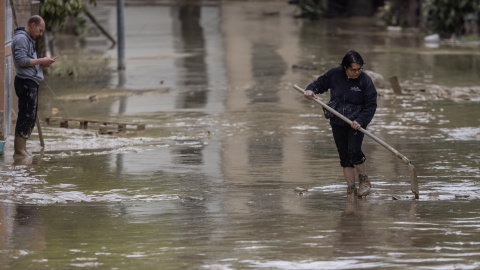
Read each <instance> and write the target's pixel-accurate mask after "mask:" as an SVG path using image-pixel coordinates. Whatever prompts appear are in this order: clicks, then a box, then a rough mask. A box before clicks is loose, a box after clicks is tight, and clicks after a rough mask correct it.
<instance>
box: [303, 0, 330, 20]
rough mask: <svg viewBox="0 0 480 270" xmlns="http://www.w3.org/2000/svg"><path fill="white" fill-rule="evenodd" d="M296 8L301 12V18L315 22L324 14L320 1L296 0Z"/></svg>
mask: <svg viewBox="0 0 480 270" xmlns="http://www.w3.org/2000/svg"><path fill="white" fill-rule="evenodd" d="M298 6H299V7H300V10H301V14H300V16H301V17H303V18H309V19H311V20H316V19H319V18H320V17H321V16H322V15H323V14H324V10H323V4H322V1H321V0H298Z"/></svg>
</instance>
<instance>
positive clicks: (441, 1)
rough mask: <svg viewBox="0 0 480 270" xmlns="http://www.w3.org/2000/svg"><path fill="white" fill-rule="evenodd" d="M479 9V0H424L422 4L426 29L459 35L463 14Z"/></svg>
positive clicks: (474, 12) (475, 13)
mask: <svg viewBox="0 0 480 270" xmlns="http://www.w3.org/2000/svg"><path fill="white" fill-rule="evenodd" d="M479 11H480V0H424V2H423V6H422V12H423V20H424V25H425V27H426V29H427V30H430V31H432V32H439V33H445V34H453V33H454V34H457V35H461V34H462V30H463V22H464V20H463V18H464V16H465V15H467V14H469V13H472V14H474V15H476V16H478V15H479Z"/></svg>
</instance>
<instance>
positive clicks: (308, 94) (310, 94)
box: [303, 90, 316, 99]
mask: <svg viewBox="0 0 480 270" xmlns="http://www.w3.org/2000/svg"><path fill="white" fill-rule="evenodd" d="M303 96H304V97H305V98H308V99H313V98H314V97H316V96H315V93H313V91H312V90H306V91H305V92H303Z"/></svg>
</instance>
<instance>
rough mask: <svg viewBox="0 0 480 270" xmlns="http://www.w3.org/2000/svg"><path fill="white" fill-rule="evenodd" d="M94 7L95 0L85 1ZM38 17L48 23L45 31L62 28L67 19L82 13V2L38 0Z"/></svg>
mask: <svg viewBox="0 0 480 270" xmlns="http://www.w3.org/2000/svg"><path fill="white" fill-rule="evenodd" d="M85 2H87V3H88V4H94V5H96V0H85ZM40 3H41V4H40V16H42V18H43V19H44V20H45V21H46V22H48V23H47V25H46V27H47V30H51V29H55V28H56V27H59V26H62V25H63V23H64V22H65V20H66V19H67V18H68V17H71V18H77V17H78V16H79V15H81V14H83V12H84V1H83V0H40Z"/></svg>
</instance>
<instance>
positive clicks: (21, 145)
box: [13, 136, 31, 158]
mask: <svg viewBox="0 0 480 270" xmlns="http://www.w3.org/2000/svg"><path fill="white" fill-rule="evenodd" d="M13 148H14V150H15V152H14V153H13V157H14V158H16V157H29V156H31V155H30V154H29V153H28V152H27V139H25V138H23V137H21V136H15V140H14V141H13Z"/></svg>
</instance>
